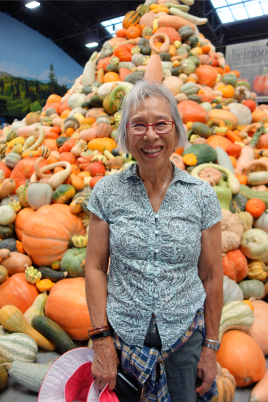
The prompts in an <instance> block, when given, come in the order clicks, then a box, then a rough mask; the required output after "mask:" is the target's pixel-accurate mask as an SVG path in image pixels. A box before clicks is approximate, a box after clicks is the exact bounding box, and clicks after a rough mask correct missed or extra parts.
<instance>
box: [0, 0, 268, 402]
mask: <svg viewBox="0 0 268 402" xmlns="http://www.w3.org/2000/svg"><path fill="white" fill-rule="evenodd" d="M193 2H194V1H193V0H181V3H183V4H180V2H179V1H177V0H170V1H166V0H158V1H157V0H146V2H145V4H142V5H140V6H139V7H138V8H137V10H133V11H130V12H128V13H127V14H126V16H125V18H124V20H123V28H122V29H120V30H118V31H116V36H115V37H114V38H112V39H111V40H109V41H107V42H105V44H104V45H103V48H102V50H101V52H100V53H97V52H95V53H93V55H92V56H91V58H90V60H89V61H88V63H87V64H86V66H85V68H84V72H83V74H82V75H81V77H79V78H78V79H77V80H76V82H75V84H74V85H73V87H72V88H71V89H70V90H69V91H68V92H67V94H66V95H65V96H64V97H63V98H61V97H60V96H58V95H56V94H53V95H51V96H49V98H48V99H47V103H46V105H45V107H44V108H43V110H42V112H41V113H37V112H33V113H29V114H28V115H27V116H26V117H25V118H24V119H23V120H22V121H16V122H14V123H13V124H12V125H11V126H8V127H5V128H4V129H3V131H2V132H1V137H0V239H1V241H0V258H1V266H0V325H1V326H0V389H2V388H4V387H5V386H6V385H7V383H8V374H7V373H9V375H10V376H11V377H13V378H14V379H16V381H18V382H19V383H21V384H23V385H25V386H26V387H28V388H29V389H31V390H33V391H36V392H38V391H39V389H40V386H41V384H42V380H43V378H44V376H45V374H46V372H47V371H48V368H49V366H48V365H39V364H36V363H34V361H35V359H36V353H37V350H38V346H39V347H41V348H43V349H46V350H54V349H55V348H56V347H57V349H58V351H59V352H66V351H67V350H70V349H73V348H75V344H74V343H73V340H77V341H86V340H88V336H87V330H88V329H89V328H90V325H91V324H90V317H89V314H88V310H87V305H86V298H85V279H84V276H85V272H84V264H85V262H84V260H85V253H86V246H87V242H88V236H87V228H88V224H89V219H90V217H89V211H88V210H87V208H86V206H87V204H88V201H89V199H90V195H91V192H92V189H93V187H94V185H95V184H96V183H97V181H99V180H102V178H103V177H104V176H106V175H110V174H116V173H117V172H120V171H122V170H124V169H126V168H127V167H128V166H129V165H130V164H132V163H135V160H134V158H133V156H132V155H131V154H125V153H121V152H119V151H118V149H117V140H118V132H117V128H118V125H119V123H120V120H121V112H120V105H121V102H122V99H123V98H124V96H126V95H127V94H128V92H129V91H130V90H131V88H132V86H133V85H135V83H136V82H137V81H138V80H140V79H146V80H150V81H154V80H155V81H158V82H159V81H162V82H163V84H164V85H166V86H167V87H168V88H169V89H170V90H171V92H172V93H173V95H174V97H175V99H176V100H177V103H178V110H179V112H180V114H181V116H182V119H183V123H184V128H185V131H186V133H187V137H188V143H187V146H186V147H185V149H181V148H178V149H177V150H176V151H175V153H174V154H173V155H172V157H171V160H172V161H173V162H174V163H175V165H176V166H177V167H179V168H180V169H182V170H185V171H186V172H188V174H192V175H193V176H194V177H199V178H200V179H201V180H205V181H207V182H209V183H210V184H211V185H212V186H213V189H214V190H215V192H216V194H217V196H218V199H219V201H220V204H221V207H222V212H223V220H222V222H221V226H222V253H223V254H222V261H223V267H224V306H223V311H222V318H221V324H220V330H219V339H220V341H221V347H220V350H219V352H218V353H217V361H218V373H217V383H218V389H219V396H218V397H215V398H213V402H216V401H225V402H231V401H232V400H233V397H234V391H235V388H236V386H237V387H244V386H247V385H249V384H253V383H256V382H257V385H256V386H255V387H254V389H253V391H252V395H251V399H250V400H251V401H252V402H265V401H266V402H267V401H268V390H267V386H266V385H267V381H268V372H267V371H266V364H265V355H267V354H268V342H267V335H266V334H267V329H268V304H267V302H266V301H264V300H265V298H266V295H267V293H268V268H267V266H266V264H268V254H267V250H268V214H267V213H266V208H268V191H267V187H266V185H267V183H268V109H267V107H266V106H265V105H260V106H258V104H257V103H256V94H255V93H253V92H251V91H250V84H249V83H248V82H247V81H246V80H245V79H243V78H240V74H239V72H238V71H230V68H229V66H228V65H226V63H225V60H224V55H223V54H222V53H219V52H216V49H215V47H214V46H213V45H212V44H211V43H210V42H209V41H208V40H207V39H206V38H204V36H203V35H202V34H201V33H200V32H199V30H198V26H199V25H202V24H204V23H206V19H200V18H198V17H194V16H192V15H191V14H189V13H188V11H189V6H190V5H192V4H193ZM26 374H27V375H26Z"/></svg>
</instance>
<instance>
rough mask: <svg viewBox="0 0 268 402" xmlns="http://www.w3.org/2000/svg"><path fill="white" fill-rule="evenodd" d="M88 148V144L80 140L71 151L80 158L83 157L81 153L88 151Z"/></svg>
mask: <svg viewBox="0 0 268 402" xmlns="http://www.w3.org/2000/svg"><path fill="white" fill-rule="evenodd" d="M86 146H87V144H86V141H85V140H79V141H77V143H76V144H75V146H74V147H73V148H72V149H71V153H72V154H74V155H75V156H76V157H77V158H78V157H79V156H80V155H81V153H82V152H83V151H85V150H86Z"/></svg>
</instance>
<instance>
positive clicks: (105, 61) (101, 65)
mask: <svg viewBox="0 0 268 402" xmlns="http://www.w3.org/2000/svg"><path fill="white" fill-rule="evenodd" d="M110 60H111V57H105V58H104V59H100V60H99V61H98V64H97V69H98V70H100V69H101V68H103V70H104V71H106V67H107V66H108V64H110Z"/></svg>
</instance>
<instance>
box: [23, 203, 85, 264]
mask: <svg viewBox="0 0 268 402" xmlns="http://www.w3.org/2000/svg"><path fill="white" fill-rule="evenodd" d="M76 234H77V235H84V234H85V228H84V226H83V225H82V220H81V218H80V217H79V216H78V215H77V214H73V213H72V212H71V210H70V207H69V205H62V204H52V205H44V206H43V207H41V208H39V209H38V210H37V211H36V212H34V213H33V214H32V215H31V216H30V217H29V219H28V220H27V224H25V225H24V226H23V234H22V244H23V247H24V250H25V251H26V253H27V254H28V255H29V256H30V257H31V259H32V260H33V262H34V263H35V264H37V265H39V266H42V265H45V266H50V264H51V263H52V262H54V261H57V260H61V259H62V257H63V254H64V253H65V251H66V250H67V249H68V246H69V242H70V239H71V237H72V236H74V235H76Z"/></svg>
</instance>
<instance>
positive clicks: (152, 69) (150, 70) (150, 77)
mask: <svg viewBox="0 0 268 402" xmlns="http://www.w3.org/2000/svg"><path fill="white" fill-rule="evenodd" d="M144 79H145V80H146V81H148V82H153V81H157V82H161V81H162V79H163V70H162V63H161V58H160V56H159V55H158V54H153V55H152V56H151V57H150V59H149V62H148V64H147V68H146V71H145V75H144Z"/></svg>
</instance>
